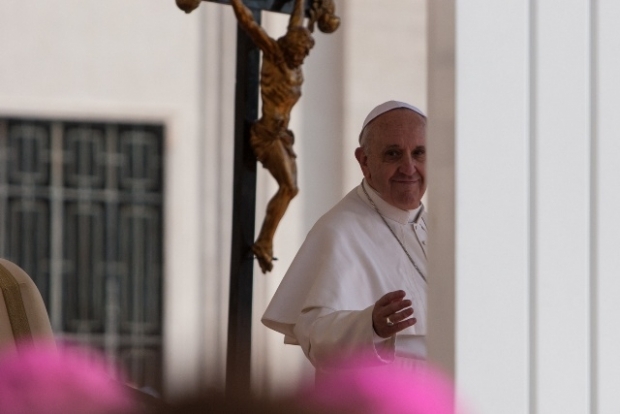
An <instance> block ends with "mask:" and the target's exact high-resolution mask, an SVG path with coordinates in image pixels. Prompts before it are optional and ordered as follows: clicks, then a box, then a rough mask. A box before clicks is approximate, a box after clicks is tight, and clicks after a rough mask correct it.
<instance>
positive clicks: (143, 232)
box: [0, 118, 164, 391]
mask: <svg viewBox="0 0 620 414" xmlns="http://www.w3.org/2000/svg"><path fill="white" fill-rule="evenodd" d="M163 139H164V128H163V126H161V125H150V124H129V123H104V122H71V121H59V120H38V119H15V118H4V119H2V118H0V256H1V257H4V258H7V259H9V260H11V261H14V262H15V263H17V264H18V265H20V266H21V267H22V268H23V269H24V270H25V271H26V272H27V273H28V274H29V275H30V276H31V277H32V278H33V279H34V282H35V283H36V285H37V287H38V288H39V290H40V291H41V295H42V296H43V299H44V301H45V303H46V306H47V309H48V312H49V314H50V319H51V322H52V327H53V329H54V332H55V335H56V337H57V338H58V339H60V340H68V341H70V342H74V343H76V342H77V343H80V344H84V345H88V346H90V347H92V348H96V349H100V350H101V351H103V352H104V354H105V355H106V357H107V358H108V360H109V362H110V363H111V364H121V366H123V368H124V369H125V371H126V375H127V376H128V377H129V380H130V381H131V382H132V383H133V384H136V385H138V386H140V387H142V386H147V387H150V388H153V389H154V390H157V391H161V385H162V378H161V373H162V264H163V260H162V253H163V248H162V242H163V238H162V236H163V234H162V233H163V210H162V208H163V147H164V145H163Z"/></svg>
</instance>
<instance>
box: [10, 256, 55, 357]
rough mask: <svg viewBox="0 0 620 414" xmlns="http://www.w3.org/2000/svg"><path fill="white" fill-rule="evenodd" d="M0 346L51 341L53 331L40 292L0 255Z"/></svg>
mask: <svg viewBox="0 0 620 414" xmlns="http://www.w3.org/2000/svg"><path fill="white" fill-rule="evenodd" d="M0 289H1V290H2V294H1V295H0V349H5V348H7V347H12V348H14V347H15V344H16V343H17V342H20V343H33V340H36V343H37V344H38V343H46V344H50V343H53V339H54V335H53V332H52V325H51V324H50V320H49V316H48V315H47V310H46V309H45V303H44V302H43V298H42V297H41V293H40V292H39V289H37V286H36V285H35V284H34V282H33V281H32V279H31V278H30V276H28V274H27V273H26V272H25V271H24V270H23V269H22V268H20V267H19V266H17V265H16V264H15V263H12V262H10V261H8V260H6V259H0Z"/></svg>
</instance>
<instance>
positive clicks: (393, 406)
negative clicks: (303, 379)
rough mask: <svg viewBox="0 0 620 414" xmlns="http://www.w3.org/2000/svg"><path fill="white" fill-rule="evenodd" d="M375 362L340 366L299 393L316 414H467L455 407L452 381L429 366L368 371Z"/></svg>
mask: <svg viewBox="0 0 620 414" xmlns="http://www.w3.org/2000/svg"><path fill="white" fill-rule="evenodd" d="M373 361H374V358H372V359H370V358H365V357H357V358H353V359H347V360H345V361H341V362H338V365H339V367H340V368H339V369H338V370H337V371H334V372H333V373H331V374H330V375H328V376H325V377H323V378H321V380H320V381H317V382H316V384H312V385H311V386H308V387H307V389H305V390H302V392H301V393H300V397H299V401H300V403H302V405H304V406H307V407H309V408H313V409H315V410H316V412H322V411H323V410H328V411H330V412H339V413H356V414H381V413H390V414H455V413H456V414H464V413H463V411H460V410H459V409H458V407H455V389H454V386H453V383H452V381H451V380H450V379H449V378H448V377H447V376H445V375H444V374H442V373H441V372H440V371H438V370H436V369H435V368H433V367H432V366H430V365H429V364H428V363H424V364H421V365H419V366H417V367H416V368H415V369H406V368H403V367H398V366H394V365H385V366H381V367H377V368H371V367H369V366H370V365H371V364H373Z"/></svg>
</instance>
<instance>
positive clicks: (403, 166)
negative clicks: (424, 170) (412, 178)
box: [398, 156, 417, 175]
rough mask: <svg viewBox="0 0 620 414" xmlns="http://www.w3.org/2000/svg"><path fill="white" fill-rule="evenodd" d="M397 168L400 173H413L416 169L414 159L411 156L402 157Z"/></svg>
mask: <svg viewBox="0 0 620 414" xmlns="http://www.w3.org/2000/svg"><path fill="white" fill-rule="evenodd" d="M398 170H399V171H400V172H401V173H402V174H406V175H413V174H415V172H416V170H417V165H416V160H415V159H414V158H413V157H412V156H407V157H403V158H402V160H401V162H400V165H399V167H398Z"/></svg>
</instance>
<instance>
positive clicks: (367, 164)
mask: <svg viewBox="0 0 620 414" xmlns="http://www.w3.org/2000/svg"><path fill="white" fill-rule="evenodd" d="M363 134H364V135H365V137H364V139H365V140H366V142H367V143H368V145H365V147H367V150H364V148H362V147H360V148H358V149H357V150H355V158H357V161H358V162H359V164H360V167H361V168H362V172H363V173H364V177H365V178H366V181H368V184H370V186H371V187H372V188H374V189H375V190H376V191H377V192H378V193H379V195H380V196H381V198H382V199H384V200H385V201H387V202H388V203H390V204H391V205H393V206H395V207H398V208H400V209H402V210H411V209H414V208H416V207H418V206H419V205H420V200H421V199H422V196H423V195H424V192H425V191H426V120H425V119H424V118H423V117H422V116H421V115H419V114H417V113H415V112H413V111H411V110H409V109H403V108H399V109H393V110H391V111H388V112H386V113H384V114H381V115H379V116H378V117H377V118H375V119H374V120H373V121H372V122H371V123H370V124H369V125H367V126H366V129H365V130H364V132H363Z"/></svg>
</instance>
